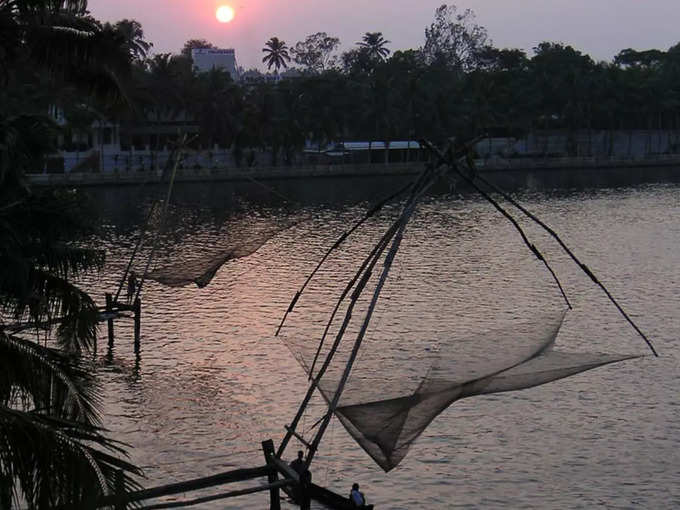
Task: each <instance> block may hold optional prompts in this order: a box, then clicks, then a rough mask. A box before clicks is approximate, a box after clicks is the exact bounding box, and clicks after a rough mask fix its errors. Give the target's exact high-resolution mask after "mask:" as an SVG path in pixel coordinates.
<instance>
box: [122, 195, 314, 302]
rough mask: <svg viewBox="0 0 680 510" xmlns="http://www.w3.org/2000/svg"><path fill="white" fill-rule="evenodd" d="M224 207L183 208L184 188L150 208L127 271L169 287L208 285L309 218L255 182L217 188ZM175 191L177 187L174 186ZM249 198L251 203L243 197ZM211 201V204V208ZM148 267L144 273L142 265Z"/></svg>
mask: <svg viewBox="0 0 680 510" xmlns="http://www.w3.org/2000/svg"><path fill="white" fill-rule="evenodd" d="M220 186H221V187H222V188H224V189H225V190H232V191H231V194H230V193H229V192H227V191H221V192H220V193H224V202H220V203H219V206H218V207H215V206H212V207H207V206H206V207H203V208H201V207H196V205H195V197H192V200H190V201H189V203H188V204H187V205H185V201H184V200H183V199H182V197H183V193H186V191H185V190H183V189H181V188H180V189H175V191H174V197H173V199H172V200H171V201H170V204H169V206H168V207H167V208H166V209H164V208H163V207H162V201H159V202H153V203H150V204H149V206H148V208H149V217H148V220H147V222H146V224H145V225H144V227H143V228H144V229H145V232H144V235H143V240H144V244H143V245H142V247H141V249H140V253H139V255H138V256H137V257H136V258H135V260H134V264H133V267H132V269H133V270H134V271H135V272H136V274H137V275H142V274H145V272H146V276H145V278H147V279H149V280H154V281H156V282H158V283H161V284H163V285H167V286H170V287H182V286H185V285H189V284H195V285H197V286H198V287H200V288H202V287H205V286H207V285H208V284H209V283H210V282H211V281H212V279H213V278H214V277H215V275H216V274H217V272H218V271H219V269H220V268H221V267H222V266H224V265H225V264H227V263H229V262H230V261H233V260H237V259H240V258H243V257H247V256H249V255H252V254H253V253H255V252H256V251H257V250H259V249H260V248H261V247H262V246H263V245H264V244H265V243H267V242H268V241H269V240H270V239H272V238H274V237H276V236H277V235H279V234H280V233H281V232H282V231H284V230H286V229H289V228H291V227H292V226H293V225H295V224H297V223H299V222H301V221H304V220H305V219H306V218H307V216H308V215H305V213H304V211H302V212H301V211H300V209H299V208H298V209H296V208H295V207H292V206H291V204H290V203H287V201H286V200H285V198H283V197H281V196H279V194H278V193H277V192H276V190H273V189H272V191H268V188H269V187H268V186H266V187H265V185H262V184H259V183H246V184H244V183H240V184H239V185H238V186H236V185H233V184H230V183H226V184H225V183H221V184H220ZM176 188H178V186H176ZM246 197H250V198H253V197H254V198H253V199H252V200H250V199H248V198H246ZM214 202H215V200H214V198H213V199H212V200H211V203H214ZM149 257H150V258H151V264H150V266H149V267H148V272H147V271H146V270H147V268H146V264H147V260H149Z"/></svg>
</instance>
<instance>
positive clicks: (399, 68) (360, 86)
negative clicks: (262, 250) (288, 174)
mask: <svg viewBox="0 0 680 510" xmlns="http://www.w3.org/2000/svg"><path fill="white" fill-rule="evenodd" d="M425 35H426V37H425V44H424V45H423V47H422V48H419V49H411V50H398V51H394V52H393V53H392V52H391V51H390V49H389V47H388V46H389V41H387V40H386V39H385V37H384V36H383V34H382V33H381V32H369V33H366V34H364V36H363V37H362V38H361V40H360V41H359V42H358V43H357V44H356V45H355V46H354V47H353V48H352V49H350V50H348V51H346V52H344V53H342V54H340V55H337V54H336V53H335V51H336V49H337V48H338V46H339V40H338V39H337V38H335V37H332V36H329V35H328V34H326V33H325V32H318V33H315V34H312V35H310V36H309V37H307V38H305V39H304V40H302V41H299V42H297V43H296V44H294V45H291V46H288V45H287V44H286V42H285V41H282V40H281V39H279V38H277V37H272V38H271V39H270V40H269V41H267V42H266V43H265V46H264V47H263V53H264V56H263V59H262V60H263V62H265V63H266V65H267V68H269V69H271V68H272V67H273V68H274V70H275V71H277V72H278V71H279V70H281V69H282V68H284V69H285V68H287V67H288V66H289V65H290V66H292V67H290V68H288V69H287V70H286V72H284V73H283V74H282V75H278V74H277V73H275V74H267V75H265V74H262V73H260V72H259V71H256V70H251V71H249V72H248V73H246V74H247V76H248V79H247V80H242V81H238V80H233V79H232V78H231V77H230V76H229V75H228V74H227V73H226V72H223V71H219V70H218V71H212V72H208V73H196V72H195V71H194V69H193V66H192V62H191V59H190V58H189V57H188V55H189V53H188V52H187V48H189V47H200V46H208V45H210V43H208V42H207V41H203V40H192V41H189V42H187V45H186V46H185V49H184V50H183V51H182V54H180V55H171V54H161V55H155V56H153V57H152V58H150V59H146V60H139V61H138V62H137V64H136V67H135V71H134V73H133V75H132V78H131V80H130V81H129V82H127V83H126V89H127V90H128V91H129V97H130V100H131V101H132V103H133V104H135V105H137V106H138V109H137V116H136V117H129V116H128V117H117V118H118V120H120V121H122V122H123V123H125V122H129V123H130V124H131V125H134V124H135V123H138V122H140V120H148V119H149V118H156V119H159V118H163V119H166V120H167V119H169V118H170V119H178V120H179V119H182V120H186V121H187V122H186V124H197V125H198V126H199V130H200V141H199V143H200V144H201V145H203V146H204V147H205V146H207V147H212V146H213V145H215V144H217V145H219V146H221V147H223V148H231V149H232V150H233V151H234V155H235V156H237V160H238V159H239V158H240V156H241V154H243V153H244V150H245V149H247V148H266V149H268V150H273V152H274V158H275V160H276V157H277V154H278V157H279V158H282V159H283V160H284V161H285V160H290V157H289V155H290V154H294V153H296V152H297V151H299V150H300V149H301V147H302V146H303V144H304V143H305V141H312V142H314V143H318V144H319V145H325V144H326V143H331V142H334V141H342V140H366V141H368V140H379V141H382V140H385V141H390V140H396V139H401V140H405V139H414V138H420V137H424V138H428V139H431V140H434V141H441V140H444V139H447V138H449V137H451V136H455V135H457V134H460V133H464V134H465V135H466V136H472V135H476V134H481V133H491V134H495V135H519V134H526V133H528V132H531V131H533V130H539V129H563V130H575V129H605V130H614V129H625V130H632V129H680V45H676V46H674V47H672V48H670V49H669V50H668V51H660V50H650V51H635V50H632V49H625V50H623V51H621V52H620V53H619V55H617V56H616V58H615V59H614V60H613V62H595V61H594V60H593V59H592V58H591V57H589V56H588V55H586V54H584V53H582V52H580V51H578V50H576V49H574V48H573V47H571V46H569V45H566V44H563V43H555V42H543V43H541V44H539V45H538V46H537V47H536V48H534V49H533V54H532V55H530V56H529V55H527V54H526V53H525V52H524V51H522V50H519V49H499V48H496V47H494V46H493V45H492V44H491V42H490V40H489V38H488V35H487V33H486V30H485V29H484V28H483V27H480V26H479V25H477V24H476V23H475V18H474V14H473V13H472V12H471V11H469V10H466V11H458V10H457V9H456V7H455V6H452V5H451V6H446V5H444V6H442V7H440V8H438V9H437V10H436V12H435V16H434V20H433V23H432V24H431V25H430V26H429V27H427V28H426V29H425ZM150 116H151V117H150ZM158 145H161V146H162V145H163V144H162V143H159V144H158Z"/></svg>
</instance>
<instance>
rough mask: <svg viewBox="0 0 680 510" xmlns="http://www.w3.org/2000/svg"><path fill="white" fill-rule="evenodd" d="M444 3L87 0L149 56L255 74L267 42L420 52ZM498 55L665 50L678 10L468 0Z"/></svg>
mask: <svg viewBox="0 0 680 510" xmlns="http://www.w3.org/2000/svg"><path fill="white" fill-rule="evenodd" d="M442 3H443V2H442V0H434V1H433V0H415V1H413V0H361V1H359V0H344V1H343V2H338V1H337V0H334V1H330V0H297V1H288V0H286V1H284V0H232V1H229V0H223V1H220V0H116V1H111V0H90V2H89V8H90V11H91V12H92V14H93V15H94V16H96V17H97V18H99V19H102V20H106V21H117V20H119V19H123V18H132V19H136V20H138V21H139V22H141V23H142V26H143V28H144V31H145V35H146V37H147V39H148V40H150V41H151V42H153V43H154V49H153V50H154V52H157V53H163V52H177V51H179V49H180V48H181V47H182V45H183V44H184V42H185V41H186V40H187V39H190V38H204V39H207V40H209V41H210V42H212V43H213V44H215V45H216V46H219V47H222V48H235V49H236V58H237V61H238V64H239V65H241V66H243V67H245V68H250V67H254V66H257V67H260V68H262V64H261V57H262V54H261V48H262V46H263V44H264V42H265V41H266V40H267V39H269V38H270V37H272V36H277V37H279V38H281V39H283V40H284V41H286V42H287V43H288V45H289V46H292V45H294V44H295V42H296V41H299V40H301V39H304V37H305V36H307V35H309V34H311V33H314V32H320V31H324V32H328V33H329V34H330V35H334V36H337V37H339V38H340V41H341V45H342V47H341V49H343V50H344V49H347V48H349V47H351V46H352V45H353V44H354V43H356V42H357V41H359V40H360V39H361V36H362V34H363V33H365V32H369V31H371V32H377V31H380V32H383V34H384V36H385V38H386V39H388V40H390V41H391V44H390V45H389V47H390V49H392V50H393V51H394V50H397V49H407V48H417V47H419V46H421V45H422V44H423V41H424V37H425V36H424V30H425V27H426V26H427V25H429V24H430V23H431V22H432V18H433V14H434V10H435V9H436V8H437V7H438V6H439V5H441V4H442ZM224 4H227V5H230V6H231V7H233V8H234V10H235V13H236V16H235V18H234V20H233V21H231V22H230V23H219V22H218V21H217V20H216V19H215V10H216V9H217V7H218V6H220V5H224ZM456 5H458V7H459V8H460V9H464V8H471V9H473V10H474V11H475V12H476V14H477V21H478V23H479V24H480V25H483V26H485V27H486V28H487V30H488V32H489V36H490V37H491V39H492V40H493V42H494V44H495V45H496V46H498V47H518V48H523V49H525V50H527V51H530V50H531V48H532V47H534V46H535V45H536V44H537V43H539V42H541V41H544V40H550V41H562V42H565V43H569V44H571V45H572V46H574V47H576V48H577V49H580V50H582V51H584V52H586V53H588V54H590V55H591V56H592V57H593V58H595V59H597V60H610V59H611V58H612V57H613V56H614V55H615V54H616V53H617V52H618V51H619V50H620V49H623V48H627V47H633V48H635V49H649V48H659V49H664V50H665V49H668V47H670V46H672V45H673V44H675V43H677V42H679V41H680V29H678V21H679V20H680V0H467V1H462V0H461V1H459V2H457V3H456Z"/></svg>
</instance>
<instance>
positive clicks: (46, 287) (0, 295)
mask: <svg viewBox="0 0 680 510" xmlns="http://www.w3.org/2000/svg"><path fill="white" fill-rule="evenodd" d="M15 283H18V284H20V285H23V289H22V288H13V289H12V288H10V289H8V288H4V289H1V290H2V292H0V303H1V304H3V306H4V310H5V312H6V313H8V314H11V315H12V316H13V317H14V318H15V319H16V320H26V321H27V322H29V323H32V324H34V325H35V326H36V327H41V325H43V324H53V323H58V324H59V326H58V328H57V341H58V343H59V346H60V347H61V348H63V349H65V350H67V351H68V352H81V351H82V350H89V349H91V348H92V347H93V346H94V342H95V341H96V339H97V321H98V318H99V312H98V310H97V307H96V305H95V303H94V301H93V300H92V298H91V297H90V296H89V295H88V294H87V293H85V292H83V291H82V290H81V289H79V288H78V287H76V286H75V285H74V284H72V283H70V282H69V281H67V280H65V279H63V278H60V277H58V276H55V275H53V274H51V273H49V272H46V271H42V270H40V269H35V268H32V269H30V272H29V278H28V282H21V281H20V280H19V281H18V282H16V281H15ZM22 290H24V291H25V292H23V293H22V292H21V291H22Z"/></svg>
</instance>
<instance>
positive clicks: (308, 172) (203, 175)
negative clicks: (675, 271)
mask: <svg viewBox="0 0 680 510" xmlns="http://www.w3.org/2000/svg"><path fill="white" fill-rule="evenodd" d="M476 164H477V168H478V169H479V170H480V171H484V172H504V171H512V172H515V171H517V172H521V171H536V170H569V169H574V170H601V169H611V170H616V169H630V168H650V167H667V168H672V167H675V168H678V169H680V154H678V155H675V154H674V155H658V156H650V157H644V158H594V157H579V158H490V159H480V160H477V161H476ZM423 165H424V163H421V162H414V163H390V164H388V165H382V164H362V165H310V166H295V167H287V166H277V167H251V168H200V169H192V168H182V169H178V170H177V176H176V180H177V181H178V182H211V181H248V180H252V179H257V180H281V179H307V178H321V177H376V176H393V175H410V174H417V173H418V172H420V170H422V168H423ZM161 178H162V170H160V169H158V170H147V171H114V172H105V173H75V172H71V173H63V174H30V175H28V179H29V181H30V182H31V184H33V185H35V186H55V185H72V186H97V185H111V184H141V183H154V182H160V181H161Z"/></svg>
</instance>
